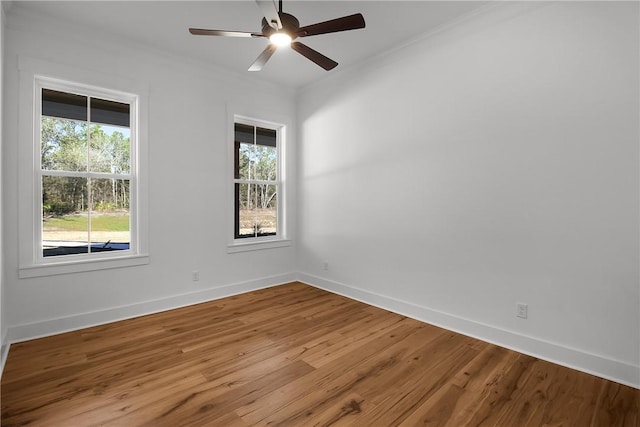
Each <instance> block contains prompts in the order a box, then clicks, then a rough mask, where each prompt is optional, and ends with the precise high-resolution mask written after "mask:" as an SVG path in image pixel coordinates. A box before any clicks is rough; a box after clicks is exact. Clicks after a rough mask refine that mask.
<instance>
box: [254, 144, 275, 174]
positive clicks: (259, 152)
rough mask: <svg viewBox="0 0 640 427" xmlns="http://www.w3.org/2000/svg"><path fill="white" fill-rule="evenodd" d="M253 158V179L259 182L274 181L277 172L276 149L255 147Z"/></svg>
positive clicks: (261, 146) (262, 146)
mask: <svg viewBox="0 0 640 427" xmlns="http://www.w3.org/2000/svg"><path fill="white" fill-rule="evenodd" d="M254 151H255V155H254V158H253V166H254V173H255V175H254V177H253V179H256V180H259V181H275V180H276V178H277V176H276V174H277V171H278V156H277V152H276V147H275V146H273V147H271V146H266V145H256V146H255V149H254Z"/></svg>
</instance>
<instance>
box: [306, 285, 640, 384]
mask: <svg viewBox="0 0 640 427" xmlns="http://www.w3.org/2000/svg"><path fill="white" fill-rule="evenodd" d="M298 280H299V281H301V282H303V283H306V284H308V285H311V286H315V287H317V288H320V289H324V290H326V291H329V292H332V293H336V294H339V295H343V296H345V297H348V298H351V299H355V300H358V301H361V302H364V303H366V304H369V305H373V306H376V307H380V308H383V309H385V310H389V311H392V312H394V313H398V314H401V315H403V316H407V317H411V318H413V319H416V320H419V321H421V322H425V323H429V324H432V325H435V326H439V327H442V328H444V329H447V330H450V331H453V332H458V333H461V334H463V335H467V336H470V337H473V338H477V339H479V340H482V341H486V342H489V343H492V344H496V345H499V346H501V347H505V348H508V349H510V350H514V351H517V352H519V353H523V354H528V355H530V356H534V357H537V358H539V359H543V360H546V361H549V362H552V363H555V364H558V365H562V366H566V367H568V368H571V369H575V370H578V371H582V372H586V373H588V374H592V375H596V376H598V377H601V378H605V379H608V380H611V381H615V382H617V383H621V384H624V385H628V386H631V387H634V388H637V389H640V366H635V365H632V364H629V363H626V362H621V361H618V360H614V359H611V358H608V357H604V356H599V355H596V354H591V353H588V352H585V351H582V350H578V349H574V348H570V347H567V346H564V345H562V344H558V343H553V342H549V341H545V340H542V339H539V338H534V337H530V336H525V335H521V334H518V333H516V332H512V331H508V330H505V329H501V328H498V327H495V326H491V325H486V324H483V323H479V322H476V321H473V320H470V319H465V318H462V317H458V316H454V315H451V314H447V313H443V312H440V311H436V310H432V309H430V308H428V307H424V306H419V305H416V304H414V303H411V302H407V301H402V300H399V299H396V298H393V297H389V296H386V295H381V294H378V293H374V292H370V291H367V290H364V289H360V288H356V287H354V286H349V285H346V284H343V283H338V282H335V281H332V280H327V279H324V278H321V277H317V276H314V275H311V274H306V273H299V275H298Z"/></svg>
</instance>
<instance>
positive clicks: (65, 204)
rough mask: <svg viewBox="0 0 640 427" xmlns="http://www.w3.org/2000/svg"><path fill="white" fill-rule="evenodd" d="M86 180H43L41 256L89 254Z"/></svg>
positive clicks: (49, 177) (45, 178) (52, 177)
mask: <svg viewBox="0 0 640 427" xmlns="http://www.w3.org/2000/svg"><path fill="white" fill-rule="evenodd" d="M88 203H89V198H88V196H87V179H86V178H72V177H57V176H43V177H42V219H43V220H42V250H43V252H42V254H43V256H45V257H46V256H57V255H69V254H79V253H87V252H88V249H87V248H88V237H89V235H88V215H87V212H88Z"/></svg>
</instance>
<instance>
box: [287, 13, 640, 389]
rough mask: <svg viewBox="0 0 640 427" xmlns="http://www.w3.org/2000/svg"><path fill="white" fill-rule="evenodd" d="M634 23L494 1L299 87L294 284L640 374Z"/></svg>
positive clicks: (565, 360) (607, 370) (633, 379)
mask: <svg viewBox="0 0 640 427" xmlns="http://www.w3.org/2000/svg"><path fill="white" fill-rule="evenodd" d="M638 16H639V14H638V4H637V3H614V2H604V3H592V2H558V3H550V4H540V3H536V4H522V3H518V4H505V5H503V7H499V8H497V9H494V10H491V11H488V12H486V13H485V14H481V15H480V16H477V17H475V18H472V19H470V20H469V21H468V22H466V23H462V24H460V25H459V26H457V27H455V28H449V29H445V30H443V31H442V32H441V33H439V34H434V35H433V36H432V37H427V38H424V39H423V40H421V41H418V42H416V43H414V44H412V45H409V46H407V47H406V48H403V49H400V50H398V51H395V52H393V53H391V54H388V55H385V56H383V57H380V58H378V59H375V60H372V61H370V62H369V63H367V64H364V65H363V66H362V67H360V68H355V69H352V70H349V71H348V72H344V73H342V74H336V75H334V76H332V77H330V78H329V79H326V80H325V81H322V82H320V83H318V84H316V85H314V86H312V87H310V88H308V89H307V90H305V91H303V92H302V93H301V94H300V97H299V106H300V109H299V112H298V120H299V121H298V127H299V132H300V138H299V139H300V141H301V145H300V147H299V152H298V153H299V169H298V172H299V176H300V184H299V240H298V244H299V254H298V266H299V268H300V271H301V272H303V273H304V274H303V275H302V277H303V279H304V280H305V281H307V282H309V283H314V284H317V285H319V286H323V287H326V288H328V289H331V290H334V291H338V292H342V293H345V294H347V295H350V296H354V297H357V298H360V299H363V300H365V301H368V302H372V303H374V304H378V305H382V306H386V307H389V308H394V309H396V310H398V311H403V310H404V311H405V312H407V313H409V314H412V315H414V316H416V317H422V318H424V319H425V320H427V321H432V322H435V323H439V324H441V325H443V326H445V327H449V328H452V329H457V330H460V331H462V332H465V333H468V334H471V335H476V336H479V337H480V338H484V339H487V340H489V341H494V342H498V343H500V344H502V345H505V346H508V347H512V348H516V349H519V350H521V351H524V352H527V353H530V354H536V355H538V356H541V357H544V358H547V359H551V360H555V361H557V362H559V363H562V364H565V365H569V366H573V367H577V368H579V369H583V370H586V371H590V372H594V373H596V374H599V375H602V376H606V377H609V378H613V379H616V380H618V381H621V382H625V383H628V384H633V385H635V386H636V387H638V386H640V374H639V368H638V367H639V366H640V354H639V352H640V329H639V328H640V314H639V313H640V299H639V298H640V297H639V280H640V279H639V271H638V269H639V265H638V261H639V248H638V246H639V243H638V237H639V229H638V228H639V227H638V218H639V207H638V205H639V200H638V199H639V184H638V179H639V167H638V161H639V157H638V156H639V149H638V140H639V113H640V112H639V106H638V96H639V87H638V75H639V70H638V59H639V57H638V52H639V41H638V40H639V37H638V36H639V34H638ZM324 260H326V261H328V263H329V270H328V271H323V269H322V262H323V261H324ZM516 302H522V303H527V304H528V305H529V318H528V319H527V320H523V319H519V318H516V317H515V305H516Z"/></svg>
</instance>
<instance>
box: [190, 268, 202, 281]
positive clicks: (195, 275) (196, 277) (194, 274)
mask: <svg viewBox="0 0 640 427" xmlns="http://www.w3.org/2000/svg"><path fill="white" fill-rule="evenodd" d="M191 280H193V281H194V282H197V281H198V280H200V272H199V271H198V270H193V271H192V272H191Z"/></svg>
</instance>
